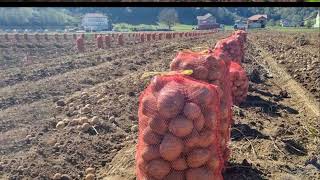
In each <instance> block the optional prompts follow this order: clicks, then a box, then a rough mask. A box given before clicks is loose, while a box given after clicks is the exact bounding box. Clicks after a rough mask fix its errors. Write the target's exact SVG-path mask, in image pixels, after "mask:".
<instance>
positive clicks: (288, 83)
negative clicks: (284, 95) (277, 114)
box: [248, 38, 320, 117]
mask: <svg viewBox="0 0 320 180" xmlns="http://www.w3.org/2000/svg"><path fill="white" fill-rule="evenodd" d="M248 40H249V43H251V44H252V45H253V46H255V47H256V48H257V49H258V50H259V51H260V53H261V55H262V57H263V58H262V59H261V60H260V61H259V62H261V63H262V64H263V65H264V66H266V67H268V68H267V69H269V70H271V72H272V73H273V74H274V75H275V76H276V77H277V81H278V83H277V84H279V85H280V84H281V88H282V89H286V90H287V91H289V93H292V94H295V96H296V97H299V99H300V102H301V103H303V104H304V105H306V106H307V107H308V108H309V110H310V112H312V114H314V115H315V116H317V117H320V109H319V107H320V104H319V102H318V101H317V100H315V98H314V96H313V95H312V94H310V92H309V91H308V90H306V89H305V88H304V87H302V86H301V85H300V84H299V83H297V82H296V81H295V80H294V79H293V78H292V77H291V76H290V75H289V74H288V73H287V72H286V70H285V69H284V68H282V67H281V66H280V65H279V64H277V62H276V61H275V60H274V59H273V58H271V56H270V54H268V53H267V52H266V51H265V50H264V49H263V48H261V47H258V46H256V45H255V43H253V41H252V39H250V38H248Z"/></svg>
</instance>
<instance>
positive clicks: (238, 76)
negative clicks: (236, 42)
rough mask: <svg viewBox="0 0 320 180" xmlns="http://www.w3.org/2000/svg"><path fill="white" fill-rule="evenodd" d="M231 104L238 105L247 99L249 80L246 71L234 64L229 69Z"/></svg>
mask: <svg viewBox="0 0 320 180" xmlns="http://www.w3.org/2000/svg"><path fill="white" fill-rule="evenodd" d="M229 74H230V79H231V90H232V98H233V103H234V104H236V105H239V104H240V103H241V102H243V101H244V100H245V99H246V98H247V94H248V87H249V80H248V77H247V74H246V71H245V70H244V69H243V68H242V67H241V66H240V65H239V64H238V63H236V62H231V65H230V69H229Z"/></svg>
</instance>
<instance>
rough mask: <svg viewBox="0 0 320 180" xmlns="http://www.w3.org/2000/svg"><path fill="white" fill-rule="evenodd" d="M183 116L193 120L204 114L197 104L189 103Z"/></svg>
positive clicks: (184, 109)
mask: <svg viewBox="0 0 320 180" xmlns="http://www.w3.org/2000/svg"><path fill="white" fill-rule="evenodd" d="M183 114H184V115H185V116H186V117H187V118H188V119H191V120H195V119H197V118H198V117H199V116H200V115H201V114H202V113H201V109H200V107H199V106H198V105H196V104H195V103H187V104H186V105H185V106H184V108H183Z"/></svg>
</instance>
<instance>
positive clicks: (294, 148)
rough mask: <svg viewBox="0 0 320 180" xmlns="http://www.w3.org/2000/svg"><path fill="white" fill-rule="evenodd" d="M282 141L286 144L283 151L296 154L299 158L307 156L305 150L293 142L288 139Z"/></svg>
mask: <svg viewBox="0 0 320 180" xmlns="http://www.w3.org/2000/svg"><path fill="white" fill-rule="evenodd" d="M282 141H283V142H284V143H285V144H286V146H285V149H286V150H287V151H288V152H289V153H291V154H296V155H299V156H304V155H307V150H306V149H305V148H304V147H303V146H302V145H301V144H299V143H298V142H296V141H295V140H293V139H289V140H282Z"/></svg>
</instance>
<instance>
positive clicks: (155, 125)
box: [149, 117, 168, 135]
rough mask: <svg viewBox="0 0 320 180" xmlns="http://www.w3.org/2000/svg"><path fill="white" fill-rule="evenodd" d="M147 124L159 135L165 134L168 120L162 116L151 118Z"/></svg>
mask: <svg viewBox="0 0 320 180" xmlns="http://www.w3.org/2000/svg"><path fill="white" fill-rule="evenodd" d="M149 126H150V128H151V129H152V130H153V131H154V132H156V133H158V134H161V135H163V134H165V133H166V132H167V130H168V122H167V120H165V119H164V118H158V117H154V118H151V119H150V122H149Z"/></svg>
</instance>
